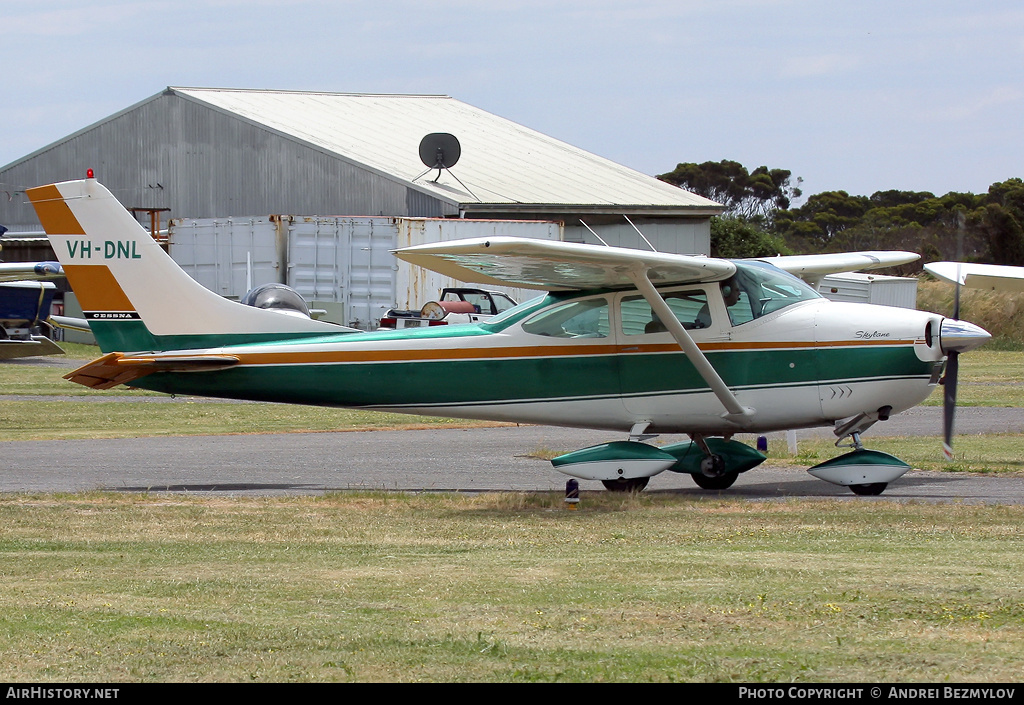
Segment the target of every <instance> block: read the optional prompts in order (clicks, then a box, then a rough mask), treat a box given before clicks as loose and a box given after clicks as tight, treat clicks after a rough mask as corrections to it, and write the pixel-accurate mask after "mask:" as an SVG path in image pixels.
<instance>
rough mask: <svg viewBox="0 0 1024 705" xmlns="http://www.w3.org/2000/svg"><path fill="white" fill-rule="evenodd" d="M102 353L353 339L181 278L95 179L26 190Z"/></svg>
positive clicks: (317, 323) (177, 269)
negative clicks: (311, 338) (336, 337)
mask: <svg viewBox="0 0 1024 705" xmlns="http://www.w3.org/2000/svg"><path fill="white" fill-rule="evenodd" d="M28 197H29V199H30V200H31V201H32V205H33V206H34V207H35V209H36V213H37V214H38V215H39V220H40V222H41V223H42V225H43V228H44V229H45V230H46V234H47V236H48V237H49V239H50V244H51V245H52V246H53V250H54V252H55V253H56V255H57V258H58V259H59V260H60V263H61V265H62V266H63V268H64V272H65V274H66V275H67V278H68V283H69V284H70V285H71V289H72V290H73V291H74V292H75V295H76V296H77V297H78V301H79V303H80V304H81V306H82V310H83V312H84V314H85V318H86V319H87V320H88V321H89V326H90V328H91V329H92V331H93V334H94V335H95V336H96V341H97V342H98V343H99V345H100V349H101V350H103V351H104V352H113V351H142V350H153V351H156V350H177V349H195V348H210V347H219V346H222V345H230V344H235V343H246V342H259V341H270V340H283V339H292V338H300V337H308V336H317V335H331V334H337V333H344V332H351V331H352V330H353V329H350V328H344V327H341V326H336V325H332V324H329V323H323V322H321V321H315V320H312V319H307V318H300V317H295V316H287V315H282V314H280V313H278V312H275V311H271V310H265V309H258V308H253V307H252V306H245V305H243V304H240V303H237V302H234V301H229V300H228V299H225V298H223V297H221V296H219V295H218V294H216V293H214V292H212V291H210V290H209V289H207V288H205V287H203V286H202V285H200V284H199V283H198V282H196V281H195V280H194V279H192V278H191V277H190V276H188V274H186V273H185V272H184V271H183V270H182V269H181V268H180V267H179V266H178V265H177V264H175V262H174V260H172V259H171V257H170V256H169V255H168V254H167V253H166V252H164V250H163V248H162V247H161V246H160V244H159V243H157V242H156V241H155V240H153V238H152V237H150V235H149V233H147V232H146V230H145V229H144V228H143V227H142V226H141V225H140V224H139V223H138V222H137V221H136V220H135V219H134V218H133V217H132V216H131V214H130V213H128V211H127V210H125V208H124V207H123V206H122V205H121V204H120V203H119V202H118V201H117V199H115V198H114V196H113V195H112V194H111V193H110V191H108V190H107V189H106V188H105V187H104V186H103V185H102V184H100V183H99V182H98V181H96V180H95V179H83V180H81V181H66V182H63V183H58V184H50V185H49V186H40V187H38V188H33V189H29V190H28Z"/></svg>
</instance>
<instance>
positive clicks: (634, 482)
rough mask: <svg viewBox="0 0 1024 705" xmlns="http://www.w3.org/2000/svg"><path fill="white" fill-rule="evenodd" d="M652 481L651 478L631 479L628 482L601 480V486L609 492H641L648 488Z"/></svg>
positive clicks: (625, 480) (622, 480)
mask: <svg viewBox="0 0 1024 705" xmlns="http://www.w3.org/2000/svg"><path fill="white" fill-rule="evenodd" d="M650 479H651V478H649V477H631V478H629V479H628V480H627V479H624V478H620V479H618V480H601V484H602V485H604V488H605V489H606V490H608V491H609V492H640V491H641V490H643V488H645V487H647V481H648V480H650Z"/></svg>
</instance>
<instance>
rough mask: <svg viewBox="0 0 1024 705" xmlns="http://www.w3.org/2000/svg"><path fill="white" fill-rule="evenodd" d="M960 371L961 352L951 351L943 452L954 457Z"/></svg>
mask: <svg viewBox="0 0 1024 705" xmlns="http://www.w3.org/2000/svg"><path fill="white" fill-rule="evenodd" d="M959 372H960V353H958V352H956V351H955V350H951V351H950V352H949V358H948V359H947V360H946V376H945V379H944V380H943V394H942V453H943V454H944V455H945V456H946V460H952V459H953V420H954V417H955V416H956V380H957V375H958V374H959Z"/></svg>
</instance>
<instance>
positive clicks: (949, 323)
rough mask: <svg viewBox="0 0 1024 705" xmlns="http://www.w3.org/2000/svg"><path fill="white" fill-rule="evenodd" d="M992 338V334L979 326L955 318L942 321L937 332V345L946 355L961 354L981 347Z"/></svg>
mask: <svg viewBox="0 0 1024 705" xmlns="http://www.w3.org/2000/svg"><path fill="white" fill-rule="evenodd" d="M991 337H992V334H991V333H989V332H988V331H987V330H985V329H984V328H982V327H981V326H976V325H974V324H973V323H968V322H967V321H960V320H957V319H955V318H944V319H942V328H941V329H940V332H939V344H940V345H941V346H942V351H943V352H946V353H950V352H956V353H962V352H967V351H968V350H974V349H975V348H978V347H981V346H982V345H984V344H985V343H986V342H988V340H989V339H990V338H991Z"/></svg>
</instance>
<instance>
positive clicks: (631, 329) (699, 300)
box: [619, 289, 711, 335]
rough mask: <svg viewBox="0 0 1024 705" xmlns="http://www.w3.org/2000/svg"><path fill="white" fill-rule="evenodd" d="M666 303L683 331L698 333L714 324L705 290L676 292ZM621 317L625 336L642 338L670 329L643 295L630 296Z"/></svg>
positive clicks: (623, 307)
mask: <svg viewBox="0 0 1024 705" xmlns="http://www.w3.org/2000/svg"><path fill="white" fill-rule="evenodd" d="M664 297H665V303H667V304H668V307H669V308H670V309H672V313H674V314H675V316H676V318H677V319H678V320H679V322H680V323H682V324H683V328H686V329H688V330H699V329H701V328H707V327H708V326H710V325H711V314H710V311H709V310H708V296H707V294H706V293H704V291H702V290H700V289H698V290H696V291H675V292H671V293H668V294H664ZM619 309H620V315H621V317H622V332H623V334H625V335H643V334H645V333H661V332H663V331H665V330H667V328H665V324H664V323H663V322H662V321H661V320H660V319H659V318H658V316H657V314H655V313H654V311H652V310H651V305H650V304H649V303H647V300H646V299H645V298H644V297H642V296H627V297H626V298H624V299H623V300H622V304H621V306H620V307H619Z"/></svg>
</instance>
